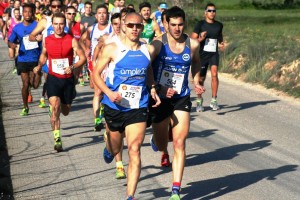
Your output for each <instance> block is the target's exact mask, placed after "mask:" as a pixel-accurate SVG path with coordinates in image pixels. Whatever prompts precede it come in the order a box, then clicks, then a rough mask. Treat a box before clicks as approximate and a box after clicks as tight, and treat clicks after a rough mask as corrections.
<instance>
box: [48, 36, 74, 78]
mask: <svg viewBox="0 0 300 200" xmlns="http://www.w3.org/2000/svg"><path fill="white" fill-rule="evenodd" d="M72 39H73V37H72V36H71V35H69V34H65V35H64V36H63V37H62V38H56V37H55V36H54V34H52V35H50V36H48V37H46V38H45V47H46V49H47V53H48V62H49V64H48V65H49V74H51V75H53V76H55V77H57V78H70V77H72V76H73V73H71V74H64V69H63V68H65V67H67V66H70V65H72V64H73V48H72Z"/></svg>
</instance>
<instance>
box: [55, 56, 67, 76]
mask: <svg viewBox="0 0 300 200" xmlns="http://www.w3.org/2000/svg"><path fill="white" fill-rule="evenodd" d="M67 66H69V60H68V58H62V59H52V71H53V72H54V73H56V74H61V75H63V74H65V68H66V67H67Z"/></svg>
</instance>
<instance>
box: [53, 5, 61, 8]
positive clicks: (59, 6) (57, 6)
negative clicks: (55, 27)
mask: <svg viewBox="0 0 300 200" xmlns="http://www.w3.org/2000/svg"><path fill="white" fill-rule="evenodd" d="M51 8H61V5H51Z"/></svg>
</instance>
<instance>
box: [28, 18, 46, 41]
mask: <svg viewBox="0 0 300 200" xmlns="http://www.w3.org/2000/svg"><path fill="white" fill-rule="evenodd" d="M46 26H47V19H44V18H43V19H41V20H40V21H39V22H38V24H37V25H36V27H35V29H34V30H33V31H32V32H31V33H30V35H29V40H30V41H38V42H40V41H42V40H43V35H42V32H43V30H45V28H46Z"/></svg>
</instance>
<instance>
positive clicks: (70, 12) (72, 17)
mask: <svg viewBox="0 0 300 200" xmlns="http://www.w3.org/2000/svg"><path fill="white" fill-rule="evenodd" d="M75 15H76V11H75V10H74V9H72V8H71V9H70V8H69V9H68V10H67V12H66V18H67V19H68V20H70V21H71V22H73V21H75Z"/></svg>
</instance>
